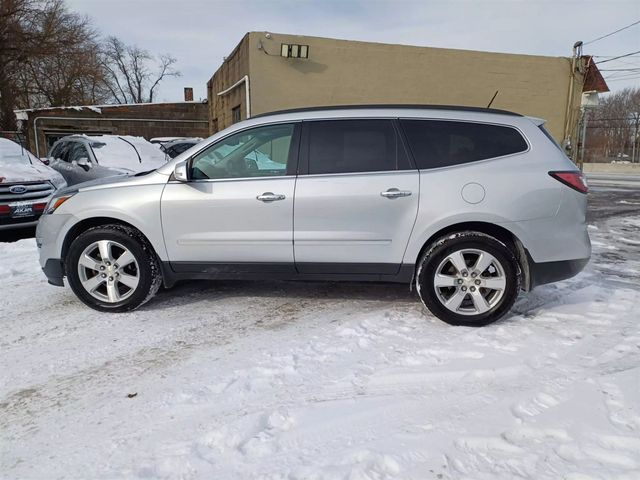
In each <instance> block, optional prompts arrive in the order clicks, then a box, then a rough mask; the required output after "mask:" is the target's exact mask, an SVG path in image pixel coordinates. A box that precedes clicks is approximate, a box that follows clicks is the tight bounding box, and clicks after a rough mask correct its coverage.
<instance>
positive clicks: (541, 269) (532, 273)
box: [529, 257, 589, 289]
mask: <svg viewBox="0 0 640 480" xmlns="http://www.w3.org/2000/svg"><path fill="white" fill-rule="evenodd" d="M587 263H589V258H579V259H575V260H561V261H558V262H542V263H536V262H534V261H533V260H532V259H531V257H529V289H532V288H534V287H537V286H539V285H545V284H547V283H553V282H559V281H560V280H566V279H567V278H571V277H575V276H576V275H577V274H578V273H580V272H581V271H582V269H583V268H584V267H585V266H586V265H587Z"/></svg>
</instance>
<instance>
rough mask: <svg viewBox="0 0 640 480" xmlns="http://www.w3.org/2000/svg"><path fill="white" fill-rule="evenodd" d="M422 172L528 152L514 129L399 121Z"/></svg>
mask: <svg viewBox="0 0 640 480" xmlns="http://www.w3.org/2000/svg"><path fill="white" fill-rule="evenodd" d="M400 124H401V125H402V129H403V130H404V132H405V135H406V136H407V140H408V141H409V147H410V148H411V152H412V153H413V156H414V158H415V160H416V163H417V165H418V168H419V169H428V168H438V167H448V166H451V165H460V164H463V163H469V162H477V161H478V160H486V159H488V158H495V157H501V156H503V155H510V154H513V153H519V152H524V151H525V150H527V148H528V147H527V142H526V141H525V140H524V138H523V137H522V135H521V134H520V132H518V131H517V130H516V129H515V128H511V127H506V126H500V125H488V124H484V123H473V122H455V121H443V120H400Z"/></svg>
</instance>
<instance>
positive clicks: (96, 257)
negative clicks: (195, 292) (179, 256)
mask: <svg viewBox="0 0 640 480" xmlns="http://www.w3.org/2000/svg"><path fill="white" fill-rule="evenodd" d="M65 270H66V274H67V279H68V280H69V285H70V286H71V289H72V290H73V292H74V293H75V294H76V295H77V297H78V298H79V299H80V300H82V302H84V303H85V304H86V305H88V306H90V307H91V308H94V309H96V310H99V311H105V312H107V311H108V312H123V311H127V310H133V309H135V308H138V307H139V306H140V305H142V304H143V303H145V302H146V301H148V300H149V299H150V298H151V297H153V295H155V293H156V292H157V291H158V289H159V288H160V284H161V283H162V277H161V275H160V265H159V262H158V259H157V257H156V255H155V252H154V251H153V249H152V248H151V246H150V245H149V243H148V242H147V240H146V239H145V238H144V236H142V235H141V234H140V232H138V231H137V230H135V229H133V228H131V227H127V226H124V225H105V226H100V227H95V228H91V229H89V230H87V231H86V232H84V233H82V234H81V235H79V236H78V237H77V238H76V239H75V240H74V241H73V243H72V244H71V246H70V247H69V253H68V254H67V257H66V262H65Z"/></svg>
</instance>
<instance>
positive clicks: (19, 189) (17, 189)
mask: <svg viewBox="0 0 640 480" xmlns="http://www.w3.org/2000/svg"><path fill="white" fill-rule="evenodd" d="M9 191H10V192H11V193H24V192H26V191H27V187H25V186H24V185H13V186H12V187H9Z"/></svg>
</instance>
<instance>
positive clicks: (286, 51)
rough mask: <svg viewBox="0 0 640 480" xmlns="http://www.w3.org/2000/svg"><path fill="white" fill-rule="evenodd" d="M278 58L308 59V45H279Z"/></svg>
mask: <svg viewBox="0 0 640 480" xmlns="http://www.w3.org/2000/svg"><path fill="white" fill-rule="evenodd" d="M280 56H282V57H287V58H309V45H289V44H288V43H283V44H281V45H280Z"/></svg>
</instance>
